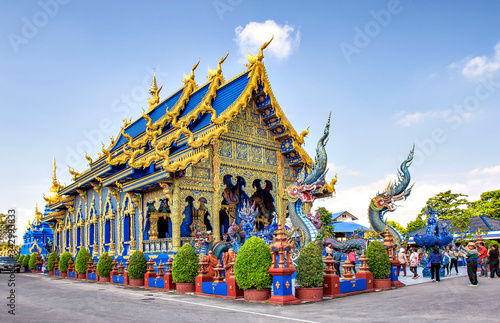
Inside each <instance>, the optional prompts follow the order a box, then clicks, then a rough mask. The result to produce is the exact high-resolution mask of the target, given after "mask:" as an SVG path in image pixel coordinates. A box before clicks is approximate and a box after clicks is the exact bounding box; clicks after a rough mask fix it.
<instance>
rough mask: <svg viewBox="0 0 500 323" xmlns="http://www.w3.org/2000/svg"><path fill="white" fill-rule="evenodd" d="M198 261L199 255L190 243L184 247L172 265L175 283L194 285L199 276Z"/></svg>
mask: <svg viewBox="0 0 500 323" xmlns="http://www.w3.org/2000/svg"><path fill="white" fill-rule="evenodd" d="M198 261H199V259H198V255H197V254H196V251H194V249H193V247H191V245H190V244H188V243H186V244H185V245H183V246H182V247H181V248H180V249H179V252H178V253H177V255H176V256H175V260H174V262H173V263H172V278H173V280H174V283H194V282H195V280H196V276H197V275H198V269H199V267H198Z"/></svg>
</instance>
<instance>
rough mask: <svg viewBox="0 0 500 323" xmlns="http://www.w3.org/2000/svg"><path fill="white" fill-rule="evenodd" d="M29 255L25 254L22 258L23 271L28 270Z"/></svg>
mask: <svg viewBox="0 0 500 323" xmlns="http://www.w3.org/2000/svg"><path fill="white" fill-rule="evenodd" d="M30 258H31V257H30V255H25V256H24V258H23V267H24V271H25V272H29V271H30Z"/></svg>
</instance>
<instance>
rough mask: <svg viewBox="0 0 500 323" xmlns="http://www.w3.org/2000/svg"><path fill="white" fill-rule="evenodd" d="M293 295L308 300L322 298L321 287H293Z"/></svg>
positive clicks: (312, 300) (314, 300)
mask: <svg viewBox="0 0 500 323" xmlns="http://www.w3.org/2000/svg"><path fill="white" fill-rule="evenodd" d="M295 297H297V298H299V299H301V300H303V301H308V302H317V301H322V300H323V287H314V288H303V287H295Z"/></svg>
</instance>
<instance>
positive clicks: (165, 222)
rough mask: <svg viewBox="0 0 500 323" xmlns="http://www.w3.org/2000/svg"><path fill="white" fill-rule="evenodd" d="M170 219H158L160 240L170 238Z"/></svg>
mask: <svg viewBox="0 0 500 323" xmlns="http://www.w3.org/2000/svg"><path fill="white" fill-rule="evenodd" d="M169 222H170V218H169V217H160V218H158V239H163V238H168V237H169V236H170V223H169Z"/></svg>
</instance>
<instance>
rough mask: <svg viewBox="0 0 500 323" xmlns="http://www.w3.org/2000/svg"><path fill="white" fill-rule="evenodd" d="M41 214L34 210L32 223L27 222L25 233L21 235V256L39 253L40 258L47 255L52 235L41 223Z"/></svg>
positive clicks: (49, 229)
mask: <svg viewBox="0 0 500 323" xmlns="http://www.w3.org/2000/svg"><path fill="white" fill-rule="evenodd" d="M41 218H42V213H41V212H39V211H38V205H37V206H36V208H35V216H34V219H33V223H30V222H29V221H28V225H27V226H26V231H25V232H24V234H23V245H22V247H21V252H20V254H21V255H27V254H32V253H33V252H37V253H40V254H41V255H42V256H45V255H48V253H49V252H50V246H51V245H52V242H53V237H54V233H53V231H52V229H51V228H50V226H49V224H47V223H45V222H41Z"/></svg>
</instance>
